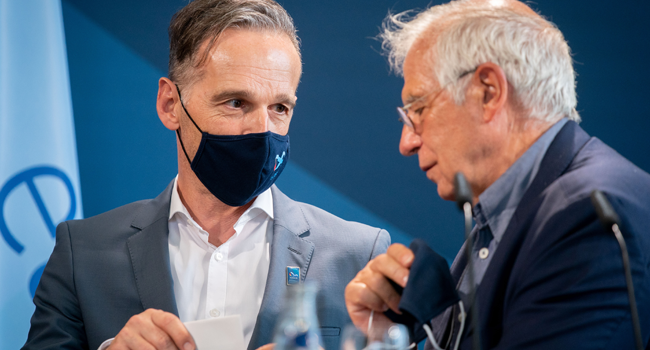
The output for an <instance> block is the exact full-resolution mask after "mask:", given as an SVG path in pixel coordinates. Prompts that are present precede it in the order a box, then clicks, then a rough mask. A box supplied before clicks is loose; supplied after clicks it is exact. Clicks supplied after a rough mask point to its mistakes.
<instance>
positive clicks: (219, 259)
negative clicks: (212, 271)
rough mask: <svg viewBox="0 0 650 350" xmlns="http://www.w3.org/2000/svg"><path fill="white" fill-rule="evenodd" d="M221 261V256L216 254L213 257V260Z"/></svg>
mask: <svg viewBox="0 0 650 350" xmlns="http://www.w3.org/2000/svg"><path fill="white" fill-rule="evenodd" d="M222 259H223V254H221V253H217V254H215V255H214V260H216V261H221V260H222Z"/></svg>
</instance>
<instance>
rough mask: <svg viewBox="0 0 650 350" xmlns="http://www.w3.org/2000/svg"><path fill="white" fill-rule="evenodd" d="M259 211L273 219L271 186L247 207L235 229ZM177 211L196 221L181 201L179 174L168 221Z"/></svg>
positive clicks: (175, 183)
mask: <svg viewBox="0 0 650 350" xmlns="http://www.w3.org/2000/svg"><path fill="white" fill-rule="evenodd" d="M259 211H262V212H264V213H266V215H268V217H269V218H270V219H271V220H273V194H272V192H271V189H270V188H269V189H267V190H266V191H264V192H262V193H260V194H259V195H258V196H257V198H255V201H254V202H253V204H252V205H251V206H250V208H248V209H246V211H245V212H244V214H242V216H241V217H239V220H237V223H235V230H236V231H237V232H239V230H237V226H238V225H240V224H245V223H246V222H248V221H250V219H252V218H254V217H255V216H257V215H259ZM176 213H180V214H182V215H183V216H185V217H186V218H188V219H190V220H192V221H194V219H193V218H192V216H191V215H190V213H189V212H188V211H187V208H185V205H184V204H183V202H182V201H181V197H180V195H179V194H178V175H176V178H175V179H174V187H173V188H172V198H171V201H170V203H169V218H168V221H171V220H172V218H173V217H174V215H175V214H176ZM197 226H198V224H197Z"/></svg>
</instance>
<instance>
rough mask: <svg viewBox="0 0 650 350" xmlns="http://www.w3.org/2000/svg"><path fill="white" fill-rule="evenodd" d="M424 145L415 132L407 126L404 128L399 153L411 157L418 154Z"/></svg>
mask: <svg viewBox="0 0 650 350" xmlns="http://www.w3.org/2000/svg"><path fill="white" fill-rule="evenodd" d="M421 145H422V139H421V138H420V135H418V134H416V133H415V131H414V130H413V129H412V128H411V127H408V126H406V125H404V126H403V127H402V137H401V138H400V140H399V153H401V154H402V155H403V156H406V157H409V156H412V155H414V154H416V153H418V150H419V149H420V146H421Z"/></svg>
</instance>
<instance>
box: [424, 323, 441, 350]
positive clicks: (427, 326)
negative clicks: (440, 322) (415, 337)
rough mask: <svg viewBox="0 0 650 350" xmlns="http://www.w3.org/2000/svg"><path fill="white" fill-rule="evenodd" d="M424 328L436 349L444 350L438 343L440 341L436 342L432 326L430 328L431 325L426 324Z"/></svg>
mask: <svg viewBox="0 0 650 350" xmlns="http://www.w3.org/2000/svg"><path fill="white" fill-rule="evenodd" d="M422 328H424V331H425V332H427V337H428V338H429V341H430V342H431V345H433V348H434V349H436V350H442V348H441V347H440V345H438V342H436V339H435V338H434V337H433V332H431V328H429V325H428V324H424V325H422Z"/></svg>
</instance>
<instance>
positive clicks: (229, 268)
mask: <svg viewBox="0 0 650 350" xmlns="http://www.w3.org/2000/svg"><path fill="white" fill-rule="evenodd" d="M169 34H170V44H171V49H170V63H169V78H161V79H160V81H159V91H158V99H157V105H156V107H157V111H158V116H159V117H160V120H161V121H162V123H163V124H164V125H165V126H166V127H167V128H168V129H170V130H174V131H175V132H176V135H177V145H178V152H177V155H176V156H177V160H178V176H177V177H176V179H174V180H173V181H172V182H171V183H170V184H169V186H168V187H167V189H166V190H165V191H164V192H163V193H162V194H161V195H159V196H158V197H157V198H155V199H153V200H148V201H141V202H136V203H132V204H129V205H126V206H123V207H120V208H117V209H115V210H112V211H110V212H107V213H104V214H101V215H98V216H96V217H92V218H89V219H85V220H81V221H70V222H64V223H62V224H60V225H59V227H58V228H57V235H56V236H57V237H56V246H55V248H54V252H53V253H52V256H51V258H50V260H49V262H48V264H47V266H46V268H45V271H44V272H43V276H42V278H41V282H40V284H39V287H38V289H37V291H36V295H35V297H34V304H35V305H36V311H35V312H34V316H33V317H32V326H31V329H30V333H29V338H28V340H27V343H26V344H25V347H24V348H25V349H46V348H51V349H60V348H68V349H72V348H74V349H82V348H83V349H86V348H91V349H97V348H99V347H101V348H106V347H109V348H110V349H176V348H181V349H185V350H189V349H193V348H194V347H195V345H194V342H193V340H192V338H191V337H190V335H189V334H188V332H187V330H186V329H185V327H184V326H183V323H182V322H186V321H193V320H200V319H205V318H216V317H223V316H228V315H240V317H241V321H242V325H243V331H244V338H245V341H246V342H247V343H248V346H249V348H250V349H254V348H257V347H259V346H261V345H263V344H266V343H269V342H271V341H272V332H273V329H274V326H275V322H276V321H277V318H278V315H279V313H280V312H281V311H282V310H281V308H282V305H281V304H282V303H281V302H279V301H280V300H281V298H282V295H283V294H284V292H285V290H286V289H287V288H291V286H290V285H291V284H293V283H298V282H302V281H304V280H315V281H317V282H318V284H319V285H320V288H321V295H320V297H319V298H318V305H317V308H318V313H319V319H320V322H321V327H322V339H321V340H322V341H321V343H322V345H323V346H324V347H325V348H329V349H337V348H338V340H339V333H340V331H341V328H342V327H343V326H345V325H346V324H347V323H348V322H349V317H348V315H347V313H346V311H345V306H344V300H343V298H342V295H343V290H344V287H345V285H346V283H348V282H349V281H350V280H351V279H352V278H353V277H354V275H355V274H356V273H357V272H358V271H359V270H360V269H361V268H363V266H365V264H366V263H367V262H368V261H369V259H371V258H372V257H374V256H376V255H378V254H379V253H381V252H383V251H385V250H386V247H387V246H388V244H389V243H390V238H389V236H388V233H387V232H386V231H384V230H380V229H376V228H371V227H368V226H365V225H361V224H357V223H350V222H346V221H343V220H341V219H339V218H336V217H334V216H332V215H331V214H328V213H326V212H324V211H322V210H320V209H318V208H315V207H312V206H309V205H306V204H302V203H297V202H294V201H292V200H291V199H289V198H287V197H286V196H285V195H284V194H282V192H280V191H279V190H278V189H277V188H276V187H275V186H273V183H274V181H275V179H277V177H278V176H279V174H280V173H281V172H282V170H283V169H284V167H285V165H286V163H287V162H286V160H287V159H288V154H289V139H288V136H287V133H288V131H289V122H290V121H291V118H292V115H293V109H294V106H295V103H296V96H295V92H296V88H297V86H298V82H299V79H300V74H301V61H300V54H299V47H298V39H297V37H296V31H295V28H294V26H293V23H292V20H291V18H290V17H289V16H288V14H287V13H286V12H285V10H284V9H283V8H282V7H281V6H279V5H278V4H277V3H275V2H274V1H272V0H197V1H194V2H192V3H190V4H189V5H187V6H186V7H185V8H184V9H182V10H181V11H179V12H178V13H177V14H176V15H175V16H174V18H173V20H172V23H171V25H170V29H169ZM289 275H291V278H289ZM217 341H218V340H217Z"/></svg>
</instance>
